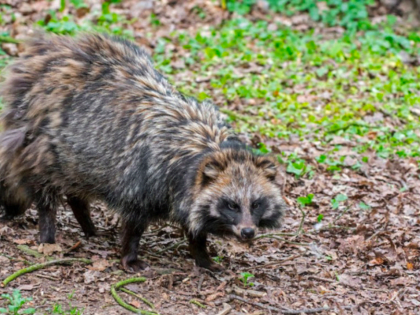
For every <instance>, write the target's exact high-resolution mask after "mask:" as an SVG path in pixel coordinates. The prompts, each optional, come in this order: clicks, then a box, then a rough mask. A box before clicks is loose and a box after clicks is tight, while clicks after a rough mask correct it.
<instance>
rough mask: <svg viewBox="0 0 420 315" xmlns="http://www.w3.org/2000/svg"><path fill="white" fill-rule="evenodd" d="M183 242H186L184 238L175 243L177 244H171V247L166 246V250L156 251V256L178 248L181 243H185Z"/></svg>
mask: <svg viewBox="0 0 420 315" xmlns="http://www.w3.org/2000/svg"><path fill="white" fill-rule="evenodd" d="M185 242H186V239H185V238H184V239H183V240H182V241H179V242H177V243H175V244H172V245H171V246H168V247H166V248H164V249H162V250H160V251H158V252H157V254H158V255H160V254H162V253H164V252H166V251H168V250H171V249H172V248H176V247H178V246H179V245H181V244H183V243H185Z"/></svg>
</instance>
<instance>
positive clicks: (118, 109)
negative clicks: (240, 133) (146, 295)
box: [0, 34, 286, 271]
mask: <svg viewBox="0 0 420 315" xmlns="http://www.w3.org/2000/svg"><path fill="white" fill-rule="evenodd" d="M1 97H2V98H3V101H4V103H5V105H6V106H5V115H4V116H3V119H2V123H3V126H4V131H3V133H2V135H1V141H0V161H1V165H2V166H3V167H2V169H1V170H0V173H2V174H6V175H5V181H6V184H7V185H12V184H14V185H17V186H18V187H26V189H27V191H29V192H30V194H31V199H33V200H34V201H35V203H36V206H37V209H38V212H39V216H40V224H39V227H40V241H41V242H47V243H53V242H54V241H55V227H54V225H55V223H54V218H55V212H56V208H57V203H58V200H60V198H61V196H63V195H68V196H77V198H79V199H78V200H83V201H86V202H88V201H90V200H102V201H104V202H106V203H107V204H108V206H109V207H110V208H111V209H113V210H115V211H117V212H118V213H119V214H120V215H121V217H122V219H123V222H124V229H123V236H122V259H121V262H122V265H123V267H124V268H125V269H126V270H133V271H138V270H140V269H143V268H145V267H146V264H145V263H144V262H142V261H141V260H139V259H138V257H137V256H138V255H137V254H138V245H139V241H140V238H141V236H142V233H143V232H144V230H145V229H146V228H147V226H148V225H149V224H150V223H151V222H154V221H159V220H170V221H172V222H175V223H177V224H179V225H180V226H181V227H183V228H184V229H185V231H186V233H187V234H188V237H189V242H190V251H191V255H192V256H193V257H194V259H195V262H196V264H197V265H198V266H201V267H204V268H208V269H211V270H219V269H220V267H219V266H218V265H216V264H214V263H213V262H212V260H211V258H210V257H209V254H208V252H207V250H206V237H207V234H209V233H213V234H215V235H220V236H229V235H231V236H236V237H237V238H238V239H240V240H244V241H249V240H251V239H252V238H254V236H255V234H256V229H257V227H268V228H278V227H279V226H280V224H281V221H282V216H283V213H284V210H285V208H286V205H285V202H284V200H283V198H282V196H281V191H280V189H279V187H278V185H277V184H276V182H275V176H276V172H277V166H276V162H275V160H274V159H272V158H270V157H265V156H259V155H255V154H254V153H253V152H251V150H250V149H248V148H247V147H246V146H245V145H244V144H243V143H241V142H240V141H239V140H238V138H237V137H236V136H235V134H234V133H233V132H232V131H231V129H230V128H229V127H228V126H227V125H226V124H225V123H224V122H223V121H222V119H221V117H220V115H219V112H218V111H217V109H216V107H215V106H214V105H212V104H211V103H210V102H207V101H204V102H198V101H197V100H196V99H194V98H191V97H186V96H184V95H182V94H181V93H179V92H177V91H176V90H175V89H174V87H172V86H171V85H170V84H169V82H168V81H167V80H166V79H165V78H164V77H163V76H162V75H161V74H160V73H159V72H157V71H156V70H155V68H154V67H153V64H152V61H151V59H150V57H149V56H148V55H147V54H146V52H145V51H144V50H142V49H141V48H139V47H138V46H136V45H135V44H133V43H131V42H128V41H125V40H122V39H119V38H115V37H109V36H106V35H99V34H84V35H82V36H80V37H78V38H76V39H74V38H70V37H64V36H61V37H60V36H47V35H44V34H37V35H35V36H34V37H33V38H32V39H31V40H30V41H28V42H27V46H26V51H25V53H24V54H23V56H21V57H20V59H18V60H17V61H16V62H15V63H14V64H13V65H11V67H10V68H9V73H8V74H7V75H6V80H5V82H4V83H3V87H2V90H1Z"/></svg>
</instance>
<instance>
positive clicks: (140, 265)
mask: <svg viewBox="0 0 420 315" xmlns="http://www.w3.org/2000/svg"><path fill="white" fill-rule="evenodd" d="M121 264H122V266H123V268H124V270H125V271H127V272H130V273H136V272H139V271H141V270H144V269H146V268H147V267H149V264H147V263H146V262H144V261H142V260H140V259H135V260H129V259H128V258H127V257H124V258H123V259H121Z"/></svg>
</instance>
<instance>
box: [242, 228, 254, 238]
mask: <svg viewBox="0 0 420 315" xmlns="http://www.w3.org/2000/svg"><path fill="white" fill-rule="evenodd" d="M241 235H242V237H243V238H253V237H254V236H255V231H254V229H252V228H244V229H242V230H241Z"/></svg>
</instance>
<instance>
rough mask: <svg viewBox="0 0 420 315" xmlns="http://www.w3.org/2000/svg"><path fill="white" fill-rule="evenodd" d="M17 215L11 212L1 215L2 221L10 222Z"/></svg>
mask: <svg viewBox="0 0 420 315" xmlns="http://www.w3.org/2000/svg"><path fill="white" fill-rule="evenodd" d="M14 217H15V216H13V215H10V214H5V215H3V216H1V217H0V222H9V221H11V220H13V218H14Z"/></svg>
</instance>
